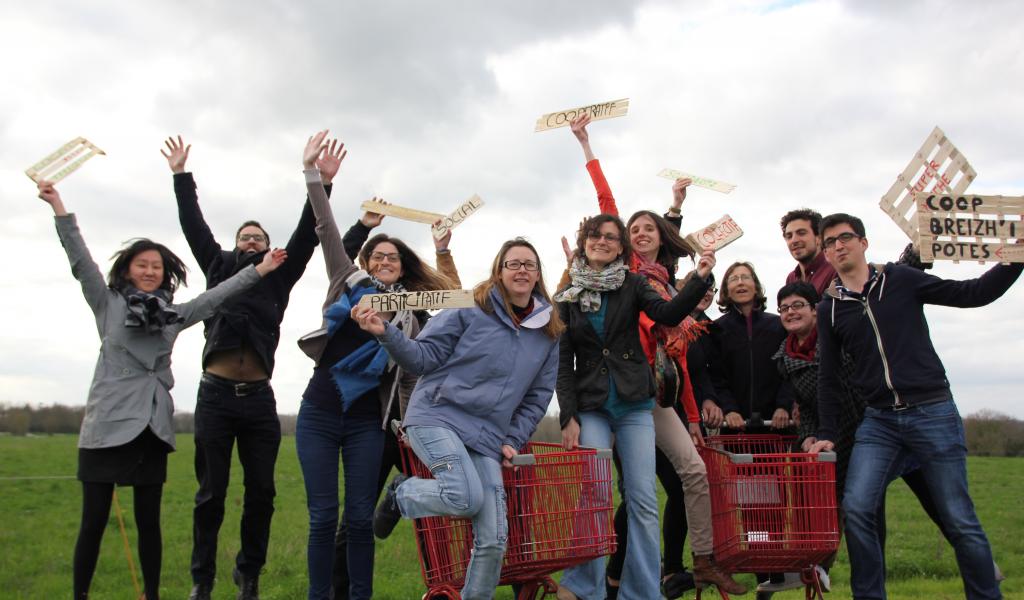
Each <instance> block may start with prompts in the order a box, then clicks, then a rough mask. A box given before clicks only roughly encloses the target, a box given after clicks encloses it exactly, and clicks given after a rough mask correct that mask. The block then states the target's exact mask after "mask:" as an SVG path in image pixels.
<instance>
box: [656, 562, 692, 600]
mask: <svg viewBox="0 0 1024 600" xmlns="http://www.w3.org/2000/svg"><path fill="white" fill-rule="evenodd" d="M694 587H696V584H695V583H694V581H693V573H691V572H689V571H687V570H686V569H683V570H682V571H676V572H675V573H672V575H671V576H669V578H668V579H666V580H664V581H662V582H661V593H662V594H663V595H664V596H665V598H668V600H675V599H676V598H681V597H682V595H683V594H684V593H686V592H687V591H689V590H692V589H693V588H694Z"/></svg>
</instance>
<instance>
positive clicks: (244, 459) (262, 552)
mask: <svg viewBox="0 0 1024 600" xmlns="http://www.w3.org/2000/svg"><path fill="white" fill-rule="evenodd" d="M195 428H196V430H195V444H196V458H195V470H196V480H197V481H198V482H199V491H198V492H196V505H195V509H194V510H193V513H192V581H193V582H194V583H207V584H212V583H213V580H214V577H215V576H216V573H217V564H216V560H217V534H218V532H219V531H220V525H221V523H222V522H223V521H224V500H225V498H226V497H227V489H228V480H229V478H230V471H231V452H232V449H233V447H234V444H235V441H236V440H237V442H238V460H239V461H240V462H241V463H242V472H243V482H244V484H245V494H244V498H243V501H242V524H241V538H242V546H241V548H240V549H239V551H238V555H237V556H236V557H235V566H236V567H237V568H238V570H239V571H241V572H242V573H245V574H246V575H249V576H258V575H259V573H260V569H262V568H263V565H264V564H265V563H266V562H267V544H268V543H269V541H270V520H271V517H272V516H273V514H274V495H275V494H276V490H275V488H274V465H275V463H276V462H277V450H278V448H279V447H280V445H281V422H280V421H279V420H278V418H277V402H276V401H275V400H274V390H273V389H272V388H271V387H270V384H269V382H268V383H265V384H263V385H250V386H248V387H247V386H240V387H236V386H235V385H234V384H233V383H231V382H230V381H229V380H226V379H221V378H213V377H210V376H208V375H204V376H203V380H202V381H201V382H200V384H199V399H198V402H197V404H196V416H195Z"/></svg>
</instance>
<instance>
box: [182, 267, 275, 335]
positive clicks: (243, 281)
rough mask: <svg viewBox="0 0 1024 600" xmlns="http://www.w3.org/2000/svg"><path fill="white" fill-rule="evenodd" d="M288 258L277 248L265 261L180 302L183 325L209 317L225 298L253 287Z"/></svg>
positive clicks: (189, 325)
mask: <svg viewBox="0 0 1024 600" xmlns="http://www.w3.org/2000/svg"><path fill="white" fill-rule="evenodd" d="M287 258H288V253H287V252H286V251H284V250H282V249H280V248H275V249H274V250H271V251H270V252H267V253H266V254H264V255H263V261H262V262H260V264H258V265H255V266H253V265H250V266H248V267H246V268H244V269H242V270H241V271H239V272H238V273H235V274H234V275H232V276H231V277H230V278H229V279H225V280H224V281H222V282H221V283H219V284H218V285H217V286H215V287H213V288H210V289H208V290H206V291H205V292H203V293H202V294H199V295H198V296H196V297H195V298H193V299H192V300H189V301H188V302H184V303H182V304H178V305H177V308H178V312H180V313H181V317H182V318H183V319H184V320H185V322H184V324H183V326H182V327H191V326H192V325H195V324H196V323H198V322H200V321H203V320H205V319H209V318H210V317H212V316H213V315H214V313H215V312H217V308H218V307H219V306H220V305H221V304H223V303H224V301H225V300H228V299H230V298H233V297H234V296H237V295H239V294H241V293H242V292H244V291H245V290H247V289H249V288H250V287H252V286H253V285H254V284H255V283H256V282H257V281H259V280H260V278H261V277H266V276H267V275H269V274H270V273H272V272H273V271H274V270H275V269H277V268H278V267H280V266H281V265H282V264H283V263H284V262H285V260H286V259H287Z"/></svg>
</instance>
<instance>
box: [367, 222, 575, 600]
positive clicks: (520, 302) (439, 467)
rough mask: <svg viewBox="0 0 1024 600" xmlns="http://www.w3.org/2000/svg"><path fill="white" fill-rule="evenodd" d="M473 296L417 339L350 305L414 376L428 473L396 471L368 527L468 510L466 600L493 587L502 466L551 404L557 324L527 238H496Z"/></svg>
mask: <svg viewBox="0 0 1024 600" xmlns="http://www.w3.org/2000/svg"><path fill="white" fill-rule="evenodd" d="M474 297H475V300H476V306H475V307H473V308H465V309H449V310H445V311H442V312H441V313H440V314H439V315H437V316H436V317H434V318H432V319H431V320H430V322H429V323H428V324H427V326H426V327H425V328H424V329H423V331H422V332H421V333H420V335H419V337H417V338H416V339H415V340H410V339H408V338H407V337H405V336H404V335H402V333H401V332H400V331H398V329H396V328H395V327H393V326H392V325H391V324H390V323H388V322H387V321H385V320H383V319H381V317H380V315H378V314H377V313H376V312H375V311H373V310H372V309H369V308H360V307H358V306H356V307H355V308H353V310H352V317H353V318H354V319H355V320H356V321H357V322H358V323H359V326H360V327H362V328H363V329H365V330H366V331H368V332H370V333H372V334H374V335H375V336H377V338H378V339H379V340H380V343H381V345H382V346H384V348H385V349H386V350H387V351H388V354H390V355H391V357H392V358H393V359H394V360H395V362H397V363H398V364H399V365H401V367H402V368H403V369H405V370H407V371H409V372H410V373H414V374H416V375H420V376H421V377H420V380H419V383H417V384H416V389H415V390H414V391H413V393H412V397H411V399H410V400H409V408H408V410H407V412H406V415H405V419H404V422H403V424H404V426H405V433H406V436H407V438H408V440H409V443H410V445H411V446H412V449H413V451H415V452H416V456H418V457H419V459H420V460H421V461H423V463H424V464H425V465H428V466H429V467H430V469H431V472H432V473H433V474H434V477H435V479H420V478H417V477H413V478H406V477H405V476H404V475H396V476H395V478H394V479H392V481H391V484H389V485H388V489H387V495H386V496H385V498H384V499H383V500H382V501H381V503H380V505H379V506H378V507H377V512H376V514H374V520H373V526H374V533H376V534H377V536H378V537H386V536H387V535H388V534H390V533H391V530H392V529H394V526H395V525H396V524H397V523H398V520H399V519H400V518H401V517H403V516H404V517H406V518H410V519H415V518H420V517H426V516H433V515H451V516H459V517H467V518H471V519H472V520H473V556H472V559H471V560H470V562H469V567H468V570H467V571H466V582H465V585H464V587H463V588H462V598H464V599H467V600H468V599H476V598H491V597H492V596H493V595H494V589H495V588H496V587H497V585H498V579H499V576H500V574H501V562H502V557H503V556H504V554H505V542H506V540H507V538H508V521H507V518H506V514H505V489H504V486H503V485H502V477H501V465H502V464H504V465H505V466H510V465H511V463H510V462H509V461H510V460H511V459H512V457H513V456H515V455H516V454H517V453H518V451H519V449H521V448H522V447H523V445H525V444H526V442H527V440H528V439H529V438H530V435H531V434H532V433H533V431H534V429H536V427H537V423H539V422H540V420H541V418H542V417H543V416H544V413H545V411H546V410H547V408H548V403H549V402H550V401H551V396H552V393H553V392H554V387H555V378H556V375H557V373H558V337H559V335H561V333H562V330H563V329H564V326H563V325H562V322H561V320H560V319H559V317H558V313H557V312H555V311H553V310H552V307H551V298H550V296H549V295H548V293H547V290H546V289H545V287H544V279H543V276H542V273H541V264H540V258H539V257H538V256H537V251H536V250H535V249H534V247H533V246H532V245H531V244H530V243H529V242H527V241H525V240H523V239H514V240H509V241H507V242H505V243H504V244H503V245H502V247H501V250H500V251H499V252H498V255H497V256H496V257H495V259H494V264H493V265H492V267H491V276H490V278H489V279H488V280H487V281H485V282H483V283H481V284H479V285H477V286H476V288H475V289H474Z"/></svg>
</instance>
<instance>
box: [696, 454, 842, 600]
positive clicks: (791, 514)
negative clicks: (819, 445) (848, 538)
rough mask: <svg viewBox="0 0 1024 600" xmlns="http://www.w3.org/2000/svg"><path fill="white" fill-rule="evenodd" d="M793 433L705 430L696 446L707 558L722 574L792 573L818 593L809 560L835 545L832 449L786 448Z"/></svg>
mask: <svg viewBox="0 0 1024 600" xmlns="http://www.w3.org/2000/svg"><path fill="white" fill-rule="evenodd" d="M793 440H794V438H793V437H792V436H781V435H756V436H755V435H727V436H712V437H709V438H708V439H707V445H706V446H704V447H698V448H697V451H698V452H700V455H701V458H703V459H704V465H705V466H706V467H707V473H708V485H709V487H710V492H711V513H712V526H713V527H714V549H715V560H716V562H717V563H718V564H719V566H721V567H722V569H723V570H725V571H726V572H729V573H769V572H771V573H781V572H800V573H801V575H802V578H803V581H804V583H805V584H806V588H805V597H806V598H808V599H810V598H820V597H822V590H821V583H820V582H819V581H818V575H817V572H816V570H815V568H814V567H815V565H817V564H819V563H821V562H824V561H825V560H826V559H827V558H828V557H830V556H831V555H832V554H833V553H834V552H835V551H836V549H837V548H838V547H839V523H838V515H837V513H836V482H835V454H834V453H831V452H823V453H820V454H807V453H794V452H787V450H788V449H789V448H791V447H792V443H793ZM719 593H720V594H721V596H722V598H728V597H729V596H728V595H727V594H725V593H724V592H722V591H721V590H719ZM697 598H700V591H699V590H698V593H697Z"/></svg>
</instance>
